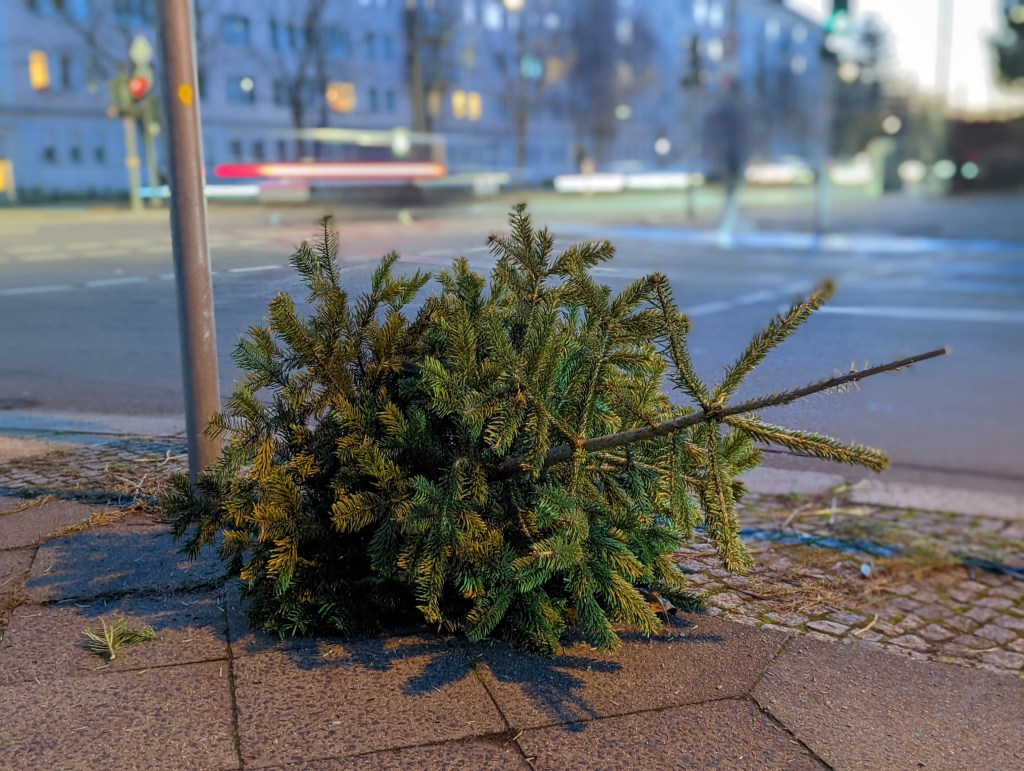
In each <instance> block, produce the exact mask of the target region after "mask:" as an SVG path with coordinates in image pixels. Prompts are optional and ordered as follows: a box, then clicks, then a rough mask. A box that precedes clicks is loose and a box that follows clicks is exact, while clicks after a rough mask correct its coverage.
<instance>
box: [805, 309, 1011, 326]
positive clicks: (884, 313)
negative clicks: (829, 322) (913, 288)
mask: <svg viewBox="0 0 1024 771" xmlns="http://www.w3.org/2000/svg"><path fill="white" fill-rule="evenodd" d="M819 313H832V314H835V315H837V316H867V317H873V318H887V319H907V320H912V321H951V322H957V321H978V322H988V323H992V324H1006V323H1009V324H1022V323H1024V311H993V310H984V309H979V308H901V307H893V306H878V307H866V306H859V305H850V306H830V305H826V306H825V307H824V308H822V309H821V310H820V311H819Z"/></svg>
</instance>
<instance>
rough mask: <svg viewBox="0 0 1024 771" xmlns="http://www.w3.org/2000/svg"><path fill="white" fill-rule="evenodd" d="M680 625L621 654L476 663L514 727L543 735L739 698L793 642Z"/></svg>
mask: <svg viewBox="0 0 1024 771" xmlns="http://www.w3.org/2000/svg"><path fill="white" fill-rule="evenodd" d="M678 618H680V619H681V620H682V621H683V622H684V623H685V626H683V627H682V628H679V627H677V628H676V629H675V632H674V634H675V635H676V636H675V637H652V638H649V639H648V638H644V637H641V636H639V635H627V636H624V637H623V645H622V647H621V648H620V649H619V650H618V651H616V652H615V653H604V652H601V651H595V650H594V649H592V648H590V647H589V646H586V645H575V646H572V647H570V648H567V649H566V650H565V652H564V654H563V655H559V656H553V657H550V658H543V657H539V656H524V655H522V654H519V653H516V652H515V651H513V650H511V649H510V648H509V647H508V646H507V645H504V644H499V643H493V644H492V643H481V644H478V645H474V646H472V647H471V648H470V649H469V650H470V656H471V657H472V658H473V660H474V661H478V662H480V664H479V665H478V667H477V671H478V672H479V674H480V676H481V677H482V678H483V680H484V682H485V683H486V684H487V688H488V690H489V691H490V692H491V694H492V695H493V696H494V699H495V701H496V702H497V703H498V704H499V706H500V707H501V710H502V712H503V713H504V715H505V716H506V718H507V719H508V720H509V723H510V724H511V725H514V726H516V727H517V728H536V727H539V726H546V725H551V724H553V723H573V722H580V721H585V720H590V719H595V718H599V717H608V716H612V715H621V714H626V713H630V712H636V711H639V710H650V709H661V708H665V707H674V706H680V705H683V704H692V703H695V702H700V701H706V700H708V699H722V698H730V697H740V696H742V695H744V694H746V693H747V692H748V691H749V690H750V688H751V686H752V685H753V684H754V683H755V682H756V681H757V679H758V678H759V677H760V675H761V672H763V671H764V667H765V666H767V663H768V661H769V660H770V659H771V657H772V656H773V655H774V654H775V653H776V652H777V651H778V649H779V647H780V646H781V645H782V643H783V642H784V641H785V639H786V637H785V636H784V635H782V634H778V633H776V632H770V631H767V630H764V629H755V628H751V627H746V626H741V625H740V624H736V623H731V622H728V621H723V620H721V619H717V618H710V617H708V616H707V615H699V616H694V615H690V614H680V616H679V617H678ZM625 684H628V687H625Z"/></svg>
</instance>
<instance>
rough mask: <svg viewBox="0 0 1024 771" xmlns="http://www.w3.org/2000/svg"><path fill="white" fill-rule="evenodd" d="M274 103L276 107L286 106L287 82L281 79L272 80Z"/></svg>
mask: <svg viewBox="0 0 1024 771" xmlns="http://www.w3.org/2000/svg"><path fill="white" fill-rule="evenodd" d="M274 104H276V105H277V106H278V107H287V106H288V84H287V83H285V82H284V81H283V80H275V81H274Z"/></svg>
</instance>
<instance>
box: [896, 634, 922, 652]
mask: <svg viewBox="0 0 1024 771" xmlns="http://www.w3.org/2000/svg"><path fill="white" fill-rule="evenodd" d="M890 642H891V643H892V644H893V645H898V646H900V647H901V648H906V649H907V650H911V651H917V652H918V653H926V652H928V651H930V650H931V649H932V646H931V645H930V644H929V643H927V642H925V641H924V640H922V639H921V638H920V637H918V636H917V635H916V634H905V635H903V636H902V637H896V638H893V639H892V640H890Z"/></svg>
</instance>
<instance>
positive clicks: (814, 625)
mask: <svg viewBox="0 0 1024 771" xmlns="http://www.w3.org/2000/svg"><path fill="white" fill-rule="evenodd" d="M807 628H808V629H814V630H816V631H818V632H825V633H826V634H832V635H844V634H846V633H847V632H849V631H850V627H848V626H846V625H845V624H837V623H835V622H834V621H808V622H807Z"/></svg>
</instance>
